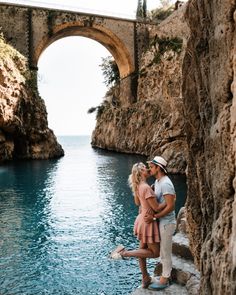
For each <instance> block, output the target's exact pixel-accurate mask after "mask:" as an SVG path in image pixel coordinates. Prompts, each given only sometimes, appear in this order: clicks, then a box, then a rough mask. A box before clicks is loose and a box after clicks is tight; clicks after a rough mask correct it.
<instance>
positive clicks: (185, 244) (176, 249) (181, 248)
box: [172, 232, 193, 261]
mask: <svg viewBox="0 0 236 295" xmlns="http://www.w3.org/2000/svg"><path fill="white" fill-rule="evenodd" d="M172 253H173V254H175V255H177V256H181V257H183V258H185V259H189V260H192V261H193V255H192V253H191V251H190V249H189V239H188V237H187V235H186V234H184V233H180V232H179V233H176V234H175V235H174V236H173V245H172Z"/></svg>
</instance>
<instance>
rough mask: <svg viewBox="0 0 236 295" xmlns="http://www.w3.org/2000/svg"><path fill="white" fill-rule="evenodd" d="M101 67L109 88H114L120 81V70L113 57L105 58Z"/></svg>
mask: <svg viewBox="0 0 236 295" xmlns="http://www.w3.org/2000/svg"><path fill="white" fill-rule="evenodd" d="M100 67H101V68H102V74H103V76H104V83H105V85H106V86H107V87H112V86H114V85H116V84H117V83H118V82H119V81H120V73H119V69H118V66H117V64H116V62H115V60H114V59H113V57H112V56H108V57H105V58H104V57H103V58H102V64H101V65H100Z"/></svg>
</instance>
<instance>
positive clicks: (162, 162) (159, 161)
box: [148, 156, 168, 174]
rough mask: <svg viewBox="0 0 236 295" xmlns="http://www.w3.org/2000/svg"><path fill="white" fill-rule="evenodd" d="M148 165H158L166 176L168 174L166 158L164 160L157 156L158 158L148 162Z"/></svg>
mask: <svg viewBox="0 0 236 295" xmlns="http://www.w3.org/2000/svg"><path fill="white" fill-rule="evenodd" d="M148 163H153V164H155V165H158V166H160V167H161V168H162V169H163V170H164V171H165V173H166V174H167V173H168V172H167V169H166V166H167V162H166V160H165V159H164V158H162V157H160V156H156V157H154V159H153V160H151V161H148Z"/></svg>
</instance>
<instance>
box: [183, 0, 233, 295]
mask: <svg viewBox="0 0 236 295" xmlns="http://www.w3.org/2000/svg"><path fill="white" fill-rule="evenodd" d="M233 2H234V1H230V0H225V1H216V0H214V1H204V0H191V1H190V2H189V4H188V7H187V11H186V14H185V17H186V20H187V22H188V25H189V28H190V32H191V33H190V38H189V40H188V43H187V49H186V54H185V57H184V61H183V100H184V114H185V125H186V134H187V145H188V158H187V163H188V169H187V179H188V199H187V204H186V207H187V220H188V224H189V232H190V241H191V247H192V251H193V254H194V256H195V260H196V263H197V264H198V265H199V267H200V270H201V294H236V246H235V245H236V239H235V238H236V217H235V216H236V194H235V188H236V178H235V167H236V165H235V160H236V157H235V155H236V140H235V139H236V108H235V102H236V88H235V69H236V68H235V65H236V64H235V56H236V51H235V50H236V48H235V22H234V21H233V13H234V11H235V4H236V3H233ZM234 15H235V13H234ZM232 82H233V83H232Z"/></svg>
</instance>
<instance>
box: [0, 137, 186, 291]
mask: <svg viewBox="0 0 236 295" xmlns="http://www.w3.org/2000/svg"><path fill="white" fill-rule="evenodd" d="M58 140H59V142H60V143H61V144H62V146H63V148H64V150H65V156H64V157H63V158H61V159H58V160H46V161H18V162H14V163H7V164H3V165H1V166H0V294H1V295H4V294H8V295H18V294H19V295H36V294H37V295H41V294H42V295H44V294H51V295H56V294H63V295H64V294H65V295H67V294H68V295H70V294H71V295H72V294H73V295H74V294H76V295H77V294H79V295H88V294H89V295H93V294H94V295H121V294H125V295H128V294H130V293H131V292H132V291H133V290H134V289H135V288H137V287H138V286H139V285H140V283H141V275H140V271H139V267H138V261H137V260H136V259H129V260H119V261H113V260H110V259H108V257H107V256H108V253H109V252H110V251H111V250H112V249H113V248H114V247H115V246H116V245H118V244H124V245H125V246H126V247H127V248H129V249H132V248H135V247H138V242H137V240H136V238H135V237H134V236H133V223H134V220H135V217H136V215H137V212H138V209H137V207H136V206H135V205H134V202H133V196H132V193H131V190H130V188H129V187H128V184H127V178H128V175H129V174H130V171H131V168H132V165H133V164H134V163H136V162H138V161H145V160H146V158H145V157H142V156H138V155H128V154H120V153H114V152H108V151H103V150H100V149H93V148H91V146H90V138H89V137H88V136H87V137H83V136H77V137H58ZM171 178H172V180H173V182H174V184H175V187H176V191H177V209H176V211H178V210H179V208H180V207H181V206H183V205H184V202H185V195H186V181H185V177H184V176H176V175H175V176H171ZM148 261H149V262H148V267H149V269H150V272H153V270H154V266H155V263H156V260H155V259H149V260H148Z"/></svg>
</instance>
